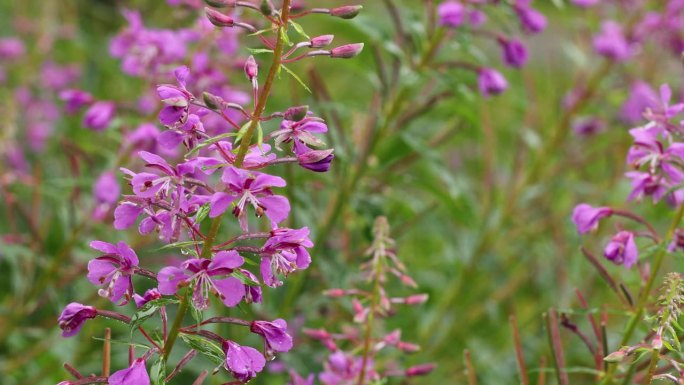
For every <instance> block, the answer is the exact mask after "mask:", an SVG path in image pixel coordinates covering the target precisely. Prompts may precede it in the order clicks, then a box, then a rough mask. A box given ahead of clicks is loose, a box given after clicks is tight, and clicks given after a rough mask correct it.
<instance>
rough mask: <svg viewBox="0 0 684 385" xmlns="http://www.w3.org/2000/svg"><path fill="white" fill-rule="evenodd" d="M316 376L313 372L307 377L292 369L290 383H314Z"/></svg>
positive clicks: (294, 384)
mask: <svg viewBox="0 0 684 385" xmlns="http://www.w3.org/2000/svg"><path fill="white" fill-rule="evenodd" d="M314 380H315V377H314V375H313V373H312V374H309V376H308V377H307V378H306V379H305V378H303V377H302V376H300V375H299V373H297V372H295V371H294V370H290V381H291V382H290V384H289V385H314Z"/></svg>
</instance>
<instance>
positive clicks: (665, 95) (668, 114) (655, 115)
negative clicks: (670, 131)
mask: <svg viewBox="0 0 684 385" xmlns="http://www.w3.org/2000/svg"><path fill="white" fill-rule="evenodd" d="M671 100H672V90H671V89H670V86H669V85H667V84H663V85H661V86H660V101H659V103H656V106H655V107H654V108H653V109H652V110H646V113H645V114H644V116H645V117H646V119H649V120H653V121H656V122H658V123H662V124H663V125H665V126H666V127H668V128H669V126H670V123H669V119H672V118H674V117H675V116H676V115H677V114H679V113H680V112H681V111H682V110H684V103H676V104H673V105H670V101H671Z"/></svg>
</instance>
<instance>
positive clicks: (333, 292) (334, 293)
mask: <svg viewBox="0 0 684 385" xmlns="http://www.w3.org/2000/svg"><path fill="white" fill-rule="evenodd" d="M323 295H324V296H326V297H331V298H339V297H344V296H345V295H347V291H346V290H344V289H337V288H335V289H329V290H326V291H324V292H323Z"/></svg>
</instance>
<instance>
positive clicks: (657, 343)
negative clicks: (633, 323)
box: [651, 334, 663, 350]
mask: <svg viewBox="0 0 684 385" xmlns="http://www.w3.org/2000/svg"><path fill="white" fill-rule="evenodd" d="M651 346H653V349H656V350H660V349H662V348H663V339H662V337H661V336H660V335H659V334H656V336H655V337H654V338H653V341H652V342H651Z"/></svg>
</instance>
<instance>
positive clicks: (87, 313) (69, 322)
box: [57, 302, 97, 337]
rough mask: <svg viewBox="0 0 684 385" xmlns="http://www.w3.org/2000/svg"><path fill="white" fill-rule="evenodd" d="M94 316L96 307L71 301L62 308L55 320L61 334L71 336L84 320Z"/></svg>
mask: <svg viewBox="0 0 684 385" xmlns="http://www.w3.org/2000/svg"><path fill="white" fill-rule="evenodd" d="M95 317H97V309H95V308H94V307H92V306H86V305H82V304H80V303H76V302H72V303H70V304H68V305H67V306H66V307H65V308H64V310H63V311H62V314H60V316H59V318H58V319H57V322H58V323H59V327H60V329H62V336H63V337H71V336H73V335H74V334H76V333H78V331H79V330H81V327H82V326H83V324H84V323H85V321H87V320H89V319H92V318H95Z"/></svg>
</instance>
